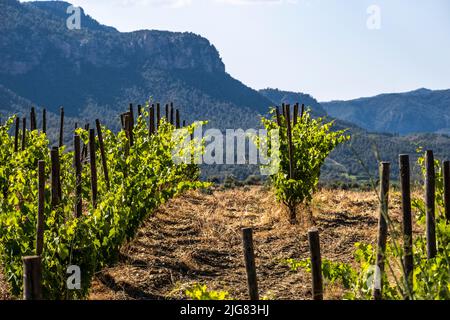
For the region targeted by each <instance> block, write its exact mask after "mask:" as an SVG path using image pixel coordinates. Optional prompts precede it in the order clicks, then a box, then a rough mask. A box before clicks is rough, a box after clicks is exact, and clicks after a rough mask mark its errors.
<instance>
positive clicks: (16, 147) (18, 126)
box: [14, 116, 20, 152]
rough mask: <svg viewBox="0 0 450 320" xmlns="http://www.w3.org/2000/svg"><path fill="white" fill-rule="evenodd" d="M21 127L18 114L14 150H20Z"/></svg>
mask: <svg viewBox="0 0 450 320" xmlns="http://www.w3.org/2000/svg"><path fill="white" fill-rule="evenodd" d="M19 129H20V118H19V117H17V116H16V127H15V133H14V152H17V151H19Z"/></svg>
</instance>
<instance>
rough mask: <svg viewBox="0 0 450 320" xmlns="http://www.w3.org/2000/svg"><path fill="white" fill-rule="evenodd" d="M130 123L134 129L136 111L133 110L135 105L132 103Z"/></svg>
mask: <svg viewBox="0 0 450 320" xmlns="http://www.w3.org/2000/svg"><path fill="white" fill-rule="evenodd" d="M129 114H130V121H131V128H134V110H133V104H132V103H130V111H129Z"/></svg>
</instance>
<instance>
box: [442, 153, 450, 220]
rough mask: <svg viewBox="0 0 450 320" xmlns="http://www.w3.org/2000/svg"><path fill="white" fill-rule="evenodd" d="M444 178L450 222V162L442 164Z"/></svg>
mask: <svg viewBox="0 0 450 320" xmlns="http://www.w3.org/2000/svg"><path fill="white" fill-rule="evenodd" d="M442 170H443V177H444V207H445V218H446V219H447V222H450V161H444V163H443V164H442Z"/></svg>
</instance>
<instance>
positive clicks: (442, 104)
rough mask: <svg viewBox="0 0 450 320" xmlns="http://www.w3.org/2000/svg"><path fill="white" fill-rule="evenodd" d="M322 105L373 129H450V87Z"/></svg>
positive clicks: (443, 130) (412, 130) (381, 130)
mask: <svg viewBox="0 0 450 320" xmlns="http://www.w3.org/2000/svg"><path fill="white" fill-rule="evenodd" d="M321 105H322V106H323V107H324V109H325V110H326V111H327V112H328V114H329V115H330V116H332V117H335V118H338V119H342V120H347V121H350V122H353V123H355V124H357V125H358V126H360V127H362V128H364V129H366V130H369V131H372V132H389V133H396V134H401V135H404V134H408V133H417V132H435V133H450V90H436V91H433V90H428V89H418V90H415V91H411V92H405V93H389V94H381V95H377V96H375V97H370V98H360V99H355V100H349V101H331V102H322V103H321Z"/></svg>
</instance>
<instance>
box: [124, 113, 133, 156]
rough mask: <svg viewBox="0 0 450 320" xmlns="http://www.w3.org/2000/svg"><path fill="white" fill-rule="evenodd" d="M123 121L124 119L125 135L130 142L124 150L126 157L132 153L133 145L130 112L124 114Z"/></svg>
mask: <svg viewBox="0 0 450 320" xmlns="http://www.w3.org/2000/svg"><path fill="white" fill-rule="evenodd" d="M123 121H124V125H125V135H126V137H127V140H128V142H127V143H126V144H125V150H124V153H125V158H127V157H128V156H129V154H130V145H131V142H130V131H129V123H130V116H129V114H128V113H126V114H124V117H123Z"/></svg>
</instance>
